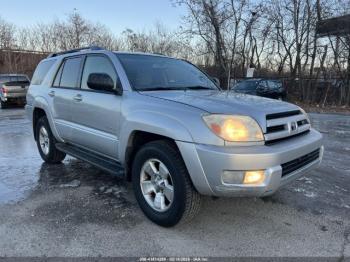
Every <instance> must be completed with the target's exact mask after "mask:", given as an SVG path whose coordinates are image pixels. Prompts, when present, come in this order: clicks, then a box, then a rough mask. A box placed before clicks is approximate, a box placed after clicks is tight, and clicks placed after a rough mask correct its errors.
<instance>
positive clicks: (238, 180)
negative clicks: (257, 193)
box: [221, 170, 244, 184]
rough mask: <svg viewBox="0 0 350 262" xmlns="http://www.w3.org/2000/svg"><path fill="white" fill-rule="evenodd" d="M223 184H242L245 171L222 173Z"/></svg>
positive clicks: (226, 171)
mask: <svg viewBox="0 0 350 262" xmlns="http://www.w3.org/2000/svg"><path fill="white" fill-rule="evenodd" d="M221 178H222V182H224V183H225V184H242V183H243V178H244V171H232V170H225V171H224V172H223V173H222V176H221Z"/></svg>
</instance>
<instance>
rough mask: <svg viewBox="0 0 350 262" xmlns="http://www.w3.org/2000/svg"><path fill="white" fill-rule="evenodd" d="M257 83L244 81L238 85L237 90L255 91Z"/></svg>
mask: <svg viewBox="0 0 350 262" xmlns="http://www.w3.org/2000/svg"><path fill="white" fill-rule="evenodd" d="M257 83H258V82H257V81H243V82H240V83H238V84H237V87H236V88H235V89H237V90H255V88H256V85H257Z"/></svg>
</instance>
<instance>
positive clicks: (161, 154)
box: [132, 140, 200, 227]
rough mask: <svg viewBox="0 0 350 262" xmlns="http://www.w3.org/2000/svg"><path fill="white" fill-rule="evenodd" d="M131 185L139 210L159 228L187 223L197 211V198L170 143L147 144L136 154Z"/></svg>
mask: <svg viewBox="0 0 350 262" xmlns="http://www.w3.org/2000/svg"><path fill="white" fill-rule="evenodd" d="M132 183H133V188H134V193H135V197H136V199H137V202H138V203H139V205H140V207H141V209H142V211H143V212H144V214H145V215H146V216H147V217H148V218H149V219H150V220H151V221H153V222H154V223H156V224H158V225H160V226H164V227H172V226H175V225H176V224H177V223H179V222H180V221H181V222H187V221H189V220H191V219H192V218H193V217H194V216H195V215H196V214H197V213H198V211H199V209H200V195H199V194H198V192H197V191H196V190H195V188H194V187H193V185H192V182H191V180H190V177H189V174H188V172H187V169H186V166H185V164H184V162H183V160H182V157H181V155H180V153H179V152H178V150H177V148H176V146H175V145H173V144H172V143H171V142H168V141H163V140H159V141H154V142H150V143H148V144H146V145H144V146H143V147H142V148H141V149H140V150H139V151H138V152H137V154H136V156H135V159H134V162H133V165H132Z"/></svg>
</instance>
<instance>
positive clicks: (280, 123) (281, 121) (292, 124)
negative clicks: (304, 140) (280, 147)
mask: <svg viewBox="0 0 350 262" xmlns="http://www.w3.org/2000/svg"><path fill="white" fill-rule="evenodd" d="M309 130H310V123H309V121H308V119H307V117H306V115H305V114H303V113H302V112H301V111H300V110H294V111H288V112H280V113H274V114H268V115H266V133H265V134H264V136H265V141H266V144H267V145H269V144H273V143H276V142H280V141H282V140H285V139H289V138H292V137H295V136H297V135H301V134H306V133H307V131H309Z"/></svg>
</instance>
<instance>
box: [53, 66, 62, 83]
mask: <svg viewBox="0 0 350 262" xmlns="http://www.w3.org/2000/svg"><path fill="white" fill-rule="evenodd" d="M63 65H64V64H62V65H61V66H60V70H58V72H57V74H56V77H55V81H54V82H53V86H56V87H59V86H60V81H61V75H62V69H63Z"/></svg>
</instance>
